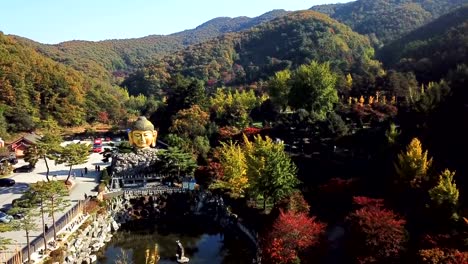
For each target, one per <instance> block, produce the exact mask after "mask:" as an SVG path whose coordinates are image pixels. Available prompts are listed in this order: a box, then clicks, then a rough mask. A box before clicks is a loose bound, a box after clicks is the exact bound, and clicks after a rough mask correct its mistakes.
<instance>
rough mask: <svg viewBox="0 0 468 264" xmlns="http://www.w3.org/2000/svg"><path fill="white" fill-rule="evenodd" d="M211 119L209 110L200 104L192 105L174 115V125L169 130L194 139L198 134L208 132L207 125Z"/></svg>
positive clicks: (201, 134) (202, 134)
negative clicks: (203, 108)
mask: <svg viewBox="0 0 468 264" xmlns="http://www.w3.org/2000/svg"><path fill="white" fill-rule="evenodd" d="M209 120H210V116H209V114H208V113H207V112H205V111H203V110H202V109H201V108H200V106H198V105H192V106H191V107H190V108H188V109H182V110H180V111H179V112H177V114H176V115H175V116H174V120H173V121H172V126H171V127H170V128H169V131H170V132H172V133H176V134H177V135H180V136H183V137H186V138H190V139H194V138H195V137H197V136H204V135H205V134H206V125H207V124H208V122H209Z"/></svg>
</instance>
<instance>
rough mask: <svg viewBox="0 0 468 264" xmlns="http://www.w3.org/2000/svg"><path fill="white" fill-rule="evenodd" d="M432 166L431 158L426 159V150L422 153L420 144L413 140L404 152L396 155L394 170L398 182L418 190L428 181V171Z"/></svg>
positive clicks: (417, 140)
mask: <svg viewBox="0 0 468 264" xmlns="http://www.w3.org/2000/svg"><path fill="white" fill-rule="evenodd" d="M431 165H432V158H428V153H427V150H426V151H423V149H422V145H421V142H420V141H419V139H417V138H413V140H411V142H410V144H409V145H408V147H407V148H406V152H402V153H401V154H398V160H397V163H396V164H395V169H396V172H397V174H398V177H399V178H398V182H399V183H401V184H404V185H405V186H411V187H412V188H420V187H422V185H423V184H427V183H428V181H429V180H430V178H429V175H428V171H429V169H430V168H431Z"/></svg>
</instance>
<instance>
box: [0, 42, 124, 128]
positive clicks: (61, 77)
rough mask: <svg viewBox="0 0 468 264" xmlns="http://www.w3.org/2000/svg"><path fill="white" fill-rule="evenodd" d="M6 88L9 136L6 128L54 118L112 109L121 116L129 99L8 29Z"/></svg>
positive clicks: (2, 49)
mask: <svg viewBox="0 0 468 264" xmlns="http://www.w3.org/2000/svg"><path fill="white" fill-rule="evenodd" d="M0 91H1V93H0V134H2V135H3V136H5V134H6V131H10V132H17V131H29V130H33V129H34V128H35V127H36V125H38V124H39V121H40V120H44V119H48V118H52V119H55V120H56V121H58V123H59V124H60V125H62V126H70V125H79V124H82V123H84V122H87V121H88V122H90V121H93V120H96V119H97V117H98V115H99V113H103V112H106V113H107V114H108V116H107V118H109V119H113V120H116V121H117V120H120V119H121V118H123V117H124V116H125V113H126V110H125V109H124V105H123V103H124V102H125V101H126V100H127V99H128V94H126V92H125V91H123V89H121V88H118V87H112V86H111V85H110V84H109V83H105V82H101V81H98V80H94V79H92V78H89V77H87V76H85V75H83V74H82V73H81V72H79V71H76V70H74V69H72V68H71V67H68V66H66V65H64V64H61V63H58V62H55V61H53V60H52V59H50V58H47V57H45V56H44V55H42V54H40V53H38V52H36V51H35V50H34V49H32V48H31V47H30V46H28V45H25V44H23V43H22V42H19V41H17V40H15V39H13V38H12V37H9V36H5V35H3V34H2V33H0ZM126 97H127V98H126ZM111 110H112V111H111ZM107 114H106V115H107Z"/></svg>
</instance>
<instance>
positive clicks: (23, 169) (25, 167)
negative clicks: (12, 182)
mask: <svg viewBox="0 0 468 264" xmlns="http://www.w3.org/2000/svg"><path fill="white" fill-rule="evenodd" d="M33 170H34V167H33V166H31V165H29V164H28V165H23V166H21V167H18V168H16V169H14V170H13V172H31V171H33Z"/></svg>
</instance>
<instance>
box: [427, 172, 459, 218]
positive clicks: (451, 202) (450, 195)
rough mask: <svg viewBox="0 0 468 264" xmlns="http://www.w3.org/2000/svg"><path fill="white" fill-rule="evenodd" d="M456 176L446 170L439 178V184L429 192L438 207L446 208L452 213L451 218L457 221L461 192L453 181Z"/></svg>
mask: <svg viewBox="0 0 468 264" xmlns="http://www.w3.org/2000/svg"><path fill="white" fill-rule="evenodd" d="M454 176H455V172H451V171H450V170H448V169H445V171H444V172H442V174H441V175H440V176H439V183H438V184H437V185H436V186H434V188H432V189H431V190H429V196H430V198H431V201H432V202H433V203H434V204H435V205H436V206H437V207H444V208H445V209H447V210H448V211H449V212H450V214H451V218H452V219H455V220H457V219H458V214H457V212H456V209H457V206H458V197H459V192H458V189H457V185H456V184H455V180H454V179H453V177H454Z"/></svg>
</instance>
